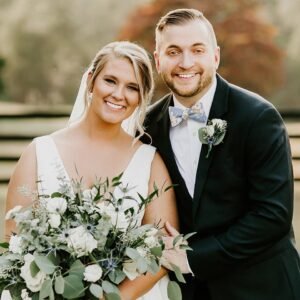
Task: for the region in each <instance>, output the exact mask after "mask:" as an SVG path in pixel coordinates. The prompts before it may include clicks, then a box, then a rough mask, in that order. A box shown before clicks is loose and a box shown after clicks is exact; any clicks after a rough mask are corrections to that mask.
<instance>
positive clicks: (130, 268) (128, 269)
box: [123, 260, 139, 280]
mask: <svg viewBox="0 0 300 300" xmlns="http://www.w3.org/2000/svg"><path fill="white" fill-rule="evenodd" d="M123 272H124V273H125V274H126V276H127V277H128V278H129V279H130V280H134V279H135V278H136V277H138V276H139V272H138V271H137V263H136V262H135V261H133V260H130V261H127V262H124V263H123Z"/></svg>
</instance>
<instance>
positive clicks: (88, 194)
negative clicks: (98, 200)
mask: <svg viewBox="0 0 300 300" xmlns="http://www.w3.org/2000/svg"><path fill="white" fill-rule="evenodd" d="M97 193H98V190H97V189H96V188H95V187H93V188H92V189H88V190H84V191H83V193H82V197H83V200H85V201H92V200H93V199H94V198H95V197H96V195H97Z"/></svg>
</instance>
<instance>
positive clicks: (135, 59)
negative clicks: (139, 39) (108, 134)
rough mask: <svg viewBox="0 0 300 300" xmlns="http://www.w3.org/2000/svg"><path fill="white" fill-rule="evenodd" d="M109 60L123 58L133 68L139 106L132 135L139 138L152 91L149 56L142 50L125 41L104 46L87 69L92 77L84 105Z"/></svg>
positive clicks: (142, 130)
mask: <svg viewBox="0 0 300 300" xmlns="http://www.w3.org/2000/svg"><path fill="white" fill-rule="evenodd" d="M111 58H125V59H127V60H129V62H130V63H131V64H132V66H133V69H134V73H135V76H136V79H137V82H138V86H139V93H140V101H139V105H138V108H137V110H136V112H135V123H134V125H133V127H134V128H133V134H134V135H135V134H136V132H138V133H139V137H140V136H142V135H143V134H144V128H143V123H144V120H145V116H146V109H147V106H148V105H149V104H150V101H151V98H152V95H153V89H154V80H153V70H152V64H151V60H150V56H149V55H148V53H147V51H146V50H145V49H144V48H142V47H140V46H138V45H137V44H134V43H131V42H127V41H119V42H112V43H109V44H107V45H106V46H104V47H103V48H102V49H101V50H100V51H99V52H98V53H97V54H96V56H95V58H94V59H93V61H92V63H91V65H90V67H89V69H90V72H91V74H92V76H91V79H90V80H89V81H88V83H87V88H86V91H85V94H84V98H85V105H86V107H87V105H88V93H89V92H90V91H92V89H93V86H94V83H95V80H96V78H97V76H98V75H99V73H100V72H101V71H102V69H103V68H104V66H105V64H106V63H107V62H108V61H109V59H111Z"/></svg>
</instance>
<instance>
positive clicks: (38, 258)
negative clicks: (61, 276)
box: [34, 254, 56, 274]
mask: <svg viewBox="0 0 300 300" xmlns="http://www.w3.org/2000/svg"><path fill="white" fill-rule="evenodd" d="M34 261H35V263H36V264H37V266H38V267H39V268H40V270H41V271H42V272H44V273H46V274H53V272H54V271H55V269H56V266H55V265H54V264H53V262H52V261H51V260H50V259H49V258H48V257H47V256H44V255H38V254H35V255H34Z"/></svg>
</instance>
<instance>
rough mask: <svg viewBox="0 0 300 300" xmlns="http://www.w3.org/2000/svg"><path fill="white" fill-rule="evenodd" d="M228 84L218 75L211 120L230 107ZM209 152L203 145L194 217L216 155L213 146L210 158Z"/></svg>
mask: <svg viewBox="0 0 300 300" xmlns="http://www.w3.org/2000/svg"><path fill="white" fill-rule="evenodd" d="M228 88H229V86H228V84H227V82H226V81H225V80H224V79H222V78H221V77H220V76H219V75H217V88H216V92H215V95H214V99H213V102H212V106H211V109H210V113H209V117H208V119H209V120H212V119H215V118H222V116H223V115H224V114H225V113H226V112H227V109H228V107H227V106H228ZM207 152H208V146H207V145H204V144H203V145H202V148H201V153H200V158H199V163H198V168H197V174H196V181H195V190H194V200H193V214H194V217H195V216H196V213H197V210H198V207H199V203H200V199H201V194H202V192H203V188H204V185H205V182H206V179H207V174H208V170H209V167H210V165H211V162H212V160H213V156H214V148H212V150H211V152H210V154H209V156H208V158H206V155H207Z"/></svg>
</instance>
